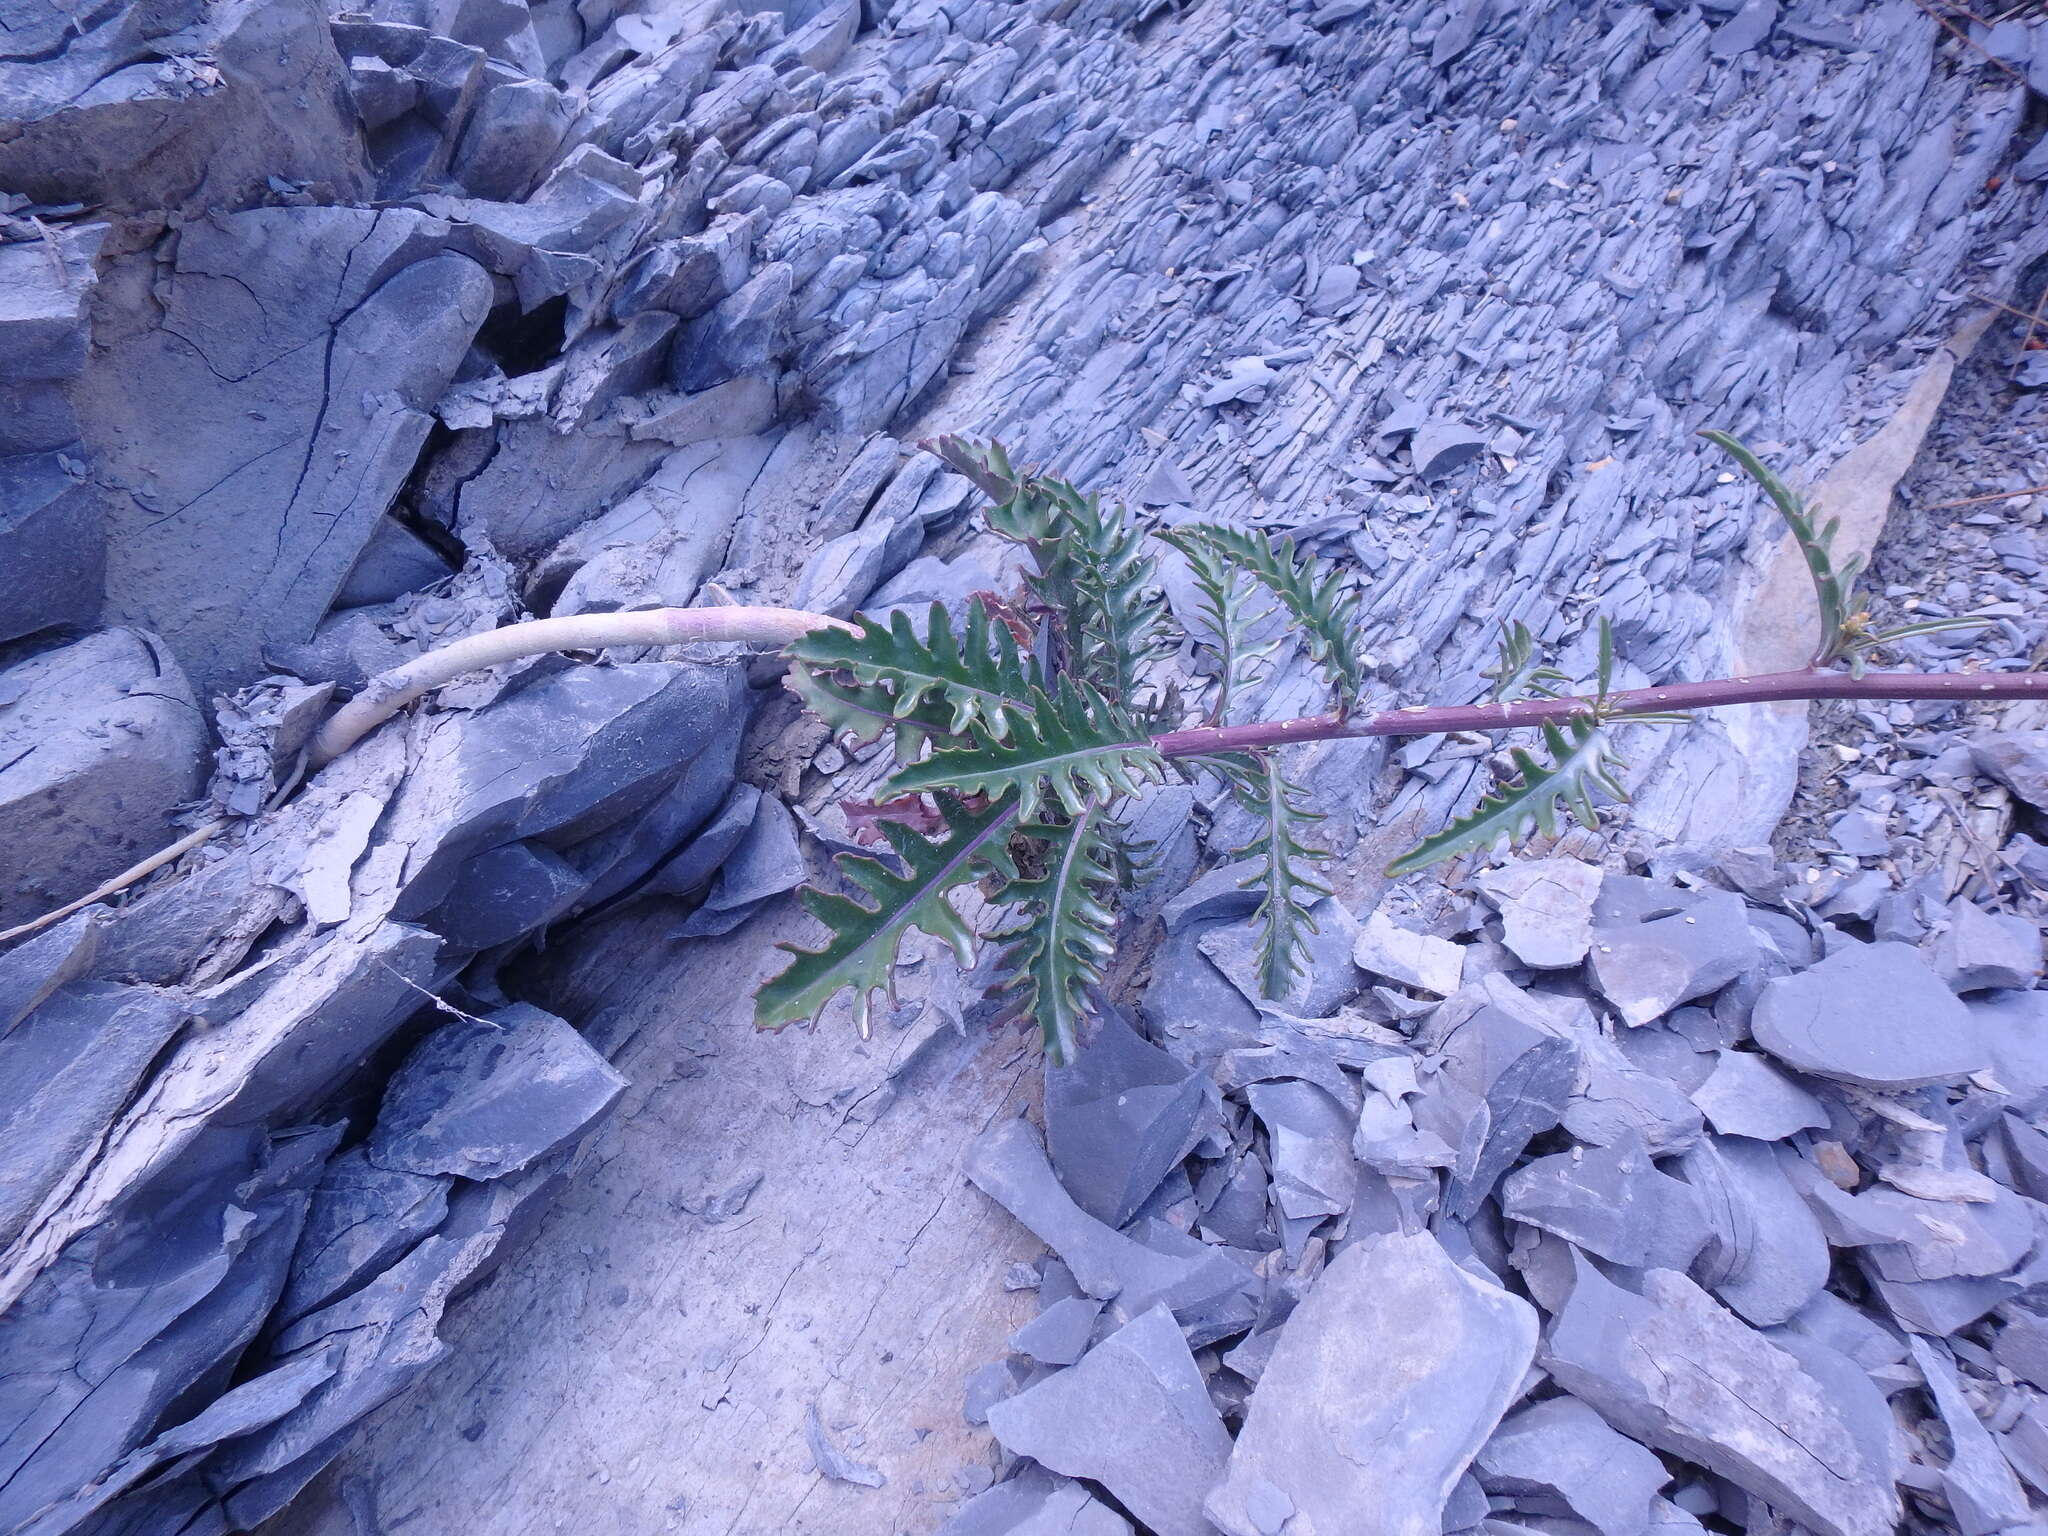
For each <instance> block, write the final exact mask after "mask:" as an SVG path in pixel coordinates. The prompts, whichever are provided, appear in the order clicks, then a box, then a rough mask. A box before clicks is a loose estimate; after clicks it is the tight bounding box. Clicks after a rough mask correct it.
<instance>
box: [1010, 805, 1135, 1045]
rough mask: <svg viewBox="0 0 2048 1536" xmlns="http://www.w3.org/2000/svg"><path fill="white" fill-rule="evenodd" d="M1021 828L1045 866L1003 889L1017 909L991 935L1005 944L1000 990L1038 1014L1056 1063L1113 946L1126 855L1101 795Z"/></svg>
mask: <svg viewBox="0 0 2048 1536" xmlns="http://www.w3.org/2000/svg"><path fill="white" fill-rule="evenodd" d="M1021 830H1022V831H1024V832H1025V833H1028V834H1029V835H1030V836H1032V837H1034V838H1037V839H1040V840H1041V842H1042V848H1041V850H1040V855H1039V862H1040V863H1041V865H1042V871H1041V872H1040V873H1038V874H1035V875H1032V876H1029V877H1025V876H1019V877H1018V878H1016V879H1012V880H1009V881H1007V882H1006V883H1005V884H1004V886H1003V887H1002V890H1001V892H1000V895H999V899H1000V900H1002V901H1005V902H1009V903H1012V904H1014V905H1015V907H1016V909H1017V917H1016V918H1015V920H1014V921H1012V922H1011V923H1009V924H1008V925H1007V926H1005V927H1003V928H1001V929H999V930H997V931H996V932H995V933H993V934H991V935H990V937H991V938H994V939H998V940H1001V941H1003V942H1004V943H1005V945H1006V946H1007V947H1006V948H1005V950H1004V952H1003V965H1004V967H1005V969H1006V970H1007V972H1008V975H1007V976H1006V977H1005V978H1004V980H1003V981H1002V983H1000V984H999V985H998V987H997V988H996V992H997V993H998V994H999V995H1005V996H1006V997H1007V999H1008V1001H1009V1002H1010V1003H1011V1004H1012V1005H1013V1007H1014V1008H1015V1010H1016V1011H1017V1012H1018V1013H1021V1014H1027V1015H1029V1016H1030V1017H1031V1018H1032V1019H1034V1020H1035V1021H1036V1022H1037V1024H1038V1029H1039V1034H1040V1036H1041V1038H1042V1039H1043V1040H1044V1043H1045V1054H1046V1059H1047V1060H1049V1061H1051V1062H1052V1063H1053V1064H1054V1065H1055V1066H1058V1065H1060V1064H1062V1063H1064V1062H1068V1061H1071V1060H1073V1055H1074V1049H1075V1046H1076V1043H1077V1041H1078V1039H1079V1031H1080V1024H1081V1020H1082V1019H1083V1018H1085V1017H1086V1016H1087V1013H1088V1003H1089V998H1090V995H1091V994H1092V993H1093V992H1094V991H1095V989H1096V988H1098V987H1100V986H1101V985H1102V970H1103V966H1104V965H1105V964H1106V963H1107V962H1108V960H1109V956H1110V952H1111V949H1112V935H1113V934H1114V932H1115V928H1116V916H1115V913H1114V912H1113V911H1112V910H1111V908H1110V893H1112V892H1114V891H1115V890H1116V888H1117V885H1118V868H1119V865H1120V863H1121V861H1120V859H1119V858H1118V855H1117V850H1116V842H1115V832H1116V829H1115V827H1114V826H1113V825H1112V824H1111V823H1110V822H1109V820H1108V817H1107V813H1106V810H1105V806H1104V802H1102V801H1099V800H1097V801H1091V802H1089V804H1088V805H1087V806H1085V807H1084V808H1083V809H1082V810H1081V812H1080V813H1079V814H1078V815H1074V816H1071V817H1068V818H1067V819H1066V820H1064V821H1061V822H1049V821H1036V822H1031V823H1029V824H1027V825H1025V826H1024V827H1023V828H1022V829H1021Z"/></svg>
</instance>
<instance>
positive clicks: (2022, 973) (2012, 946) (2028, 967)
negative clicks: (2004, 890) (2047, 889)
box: [1927, 900, 2041, 992]
mask: <svg viewBox="0 0 2048 1536" xmlns="http://www.w3.org/2000/svg"><path fill="white" fill-rule="evenodd" d="M1948 913H1949V916H1948V927H1947V928H1946V929H1944V930H1943V932H1942V933H1941V935H1940V936H1939V937H1938V938H1936V939H1935V941H1934V942H1933V944H1932V945H1930V946H1929V947H1928V952H1927V963H1928V964H1929V965H1931V966H1933V967H1934V974H1935V975H1937V976H1939V977H1940V978H1941V979H1942V980H1943V981H1945V982H1947V983H1948V984H1949V986H1950V987H1952V988H1953V989H1954V990H1956V991H1958V992H1975V991H1979V990H1981V989H1982V988H1985V987H2006V988H2014V989H2018V988H2026V987H2031V986H2033V985H2034V983H2035V982H2037V981H2039V980H2040V979H2041V929H2040V927H2039V925H2037V924H2034V923H2030V922H2028V921H2027V920H2026V919H2025V918H2023V917H2015V916H2012V915H2010V914H2007V913H1998V912H1986V911H1984V910H1983V909H1982V908H1981V907H1979V906H1977V904H1976V903H1974V902H1971V901H1963V900H1957V901H1952V902H1950V903H1949V908H1948Z"/></svg>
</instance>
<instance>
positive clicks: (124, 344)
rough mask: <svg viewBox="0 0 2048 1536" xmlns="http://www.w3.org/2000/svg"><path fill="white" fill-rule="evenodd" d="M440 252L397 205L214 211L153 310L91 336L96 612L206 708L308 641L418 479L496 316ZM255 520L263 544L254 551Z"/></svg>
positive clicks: (190, 232) (476, 281) (140, 260)
mask: <svg viewBox="0 0 2048 1536" xmlns="http://www.w3.org/2000/svg"><path fill="white" fill-rule="evenodd" d="M444 238H445V226H440V225H437V224H436V223H435V221H433V220H430V219H428V218H427V217H426V216H425V215H423V214H419V213H416V212H413V211H411V210H409V209H391V210H385V211H381V212H380V211H375V210H371V209H367V208H257V209H252V210H250V211H248V212H245V213H221V214H211V215H209V216H207V217H206V218H204V219H200V220H195V221H194V222H192V223H190V224H188V225H186V226H185V227H184V228H183V229H182V230H180V231H179V232H178V236H177V243H176V254H175V258H174V259H173V261H172V268H171V270H170V272H167V274H166V278H165V281H164V283H163V293H164V302H163V303H162V304H161V305H138V306H133V307H129V308H126V309H124V310H123V311H122V316H121V320H120V322H119V323H118V324H117V325H115V326H113V327H111V328H107V329H105V331H104V333H103V334H99V335H97V336H96V337H95V341H96V347H95V353H94V358H95V362H94V363H93V364H92V365H89V367H88V371H87V373H86V375H85V377H84V378H83V379H82V380H81V384H80V388H79V394H78V401H79V409H80V415H81V419H82V420H83V421H85V422H86V423H87V424H88V426H89V427H90V428H91V429H92V430H93V431H94V432H95V433H96V434H97V440H98V441H99V443H100V444H101V445H102V448H101V452H100V457H99V465H98V468H99V472H100V474H101V476H102V478H103V480H104V482H105V483H106V484H107V486H108V488H109V491H110V495H109V496H108V500H107V516H108V565H107V613H108V616H109V617H110V618H112V619H114V620H116V621H117V622H123V623H134V624H141V625H144V626H146V627H150V628H153V629H155V630H156V631H157V632H158V633H160V634H162V635H163V637H164V640H165V642H166V643H167V644H168V645H169V646H170V648H171V650H172V652H173V653H174V654H176V655H177V657H178V658H179V660H180V661H181V662H182V663H183V664H184V665H185V668H186V670H187V671H188V672H189V673H190V674H191V675H192V678H193V680H194V682H195V683H196V684H197V685H198V687H199V691H200V693H201V694H202V696H203V695H208V694H211V693H212V692H214V691H215V690H217V689H219V688H222V687H225V686H232V685H237V684H241V683H245V682H248V681H250V680H252V678H253V677H254V676H255V675H256V672H257V670H258V667H259V665H260V654H261V648H262V646H263V644H264V643H265V642H266V641H268V642H272V643H276V642H290V641H299V640H306V639H309V638H311V636H312V634H313V630H314V626H315V625H317V624H318V623H319V621H320V618H321V616H322V615H323V614H325V613H326V611H327V609H328V606H329V605H330V604H331V603H332V602H333V601H334V598H335V596H336V594H337V593H338V592H339V591H340V590H341V588H342V585H343V584H344V582H345V581H346V580H347V578H348V574H349V571H350V570H351V569H352V568H353V567H354V565H355V563H356V560H357V558H358V556H359V555H360V554H361V552H362V550H363V549H364V547H365V546H366V544H367V543H368V542H369V540H370V537H371V535H372V533H373V532H374V531H375V529H376V526H377V522H378V519H379V518H381V517H382V516H383V514H384V512H385V511H386V510H387V508H388V507H389V506H390V504H391V501H392V498H393V497H395V496H396V494H397V492H398V490H399V488H400V486H401V485H402V484H403V483H404V481H405V478H406V477H407V476H408V475H409V474H410V473H411V472H412V469H413V466H414V464H415V462H416V461H417V459H418V456H419V451H420V448H421V446H422V445H423V444H424V443H425V441H426V438H427V431H428V428H429V426H430V425H431V424H432V418H431V416H430V415H429V412H430V410H431V409H432V407H433V405H434V403H435V402H436V401H437V400H438V399H439V398H440V397H441V394H442V392H443V391H444V390H445V389H446V388H447V387H448V383H449V381H450V379H452V378H453V377H454V373H455V369H456V367H457V365H458V364H459V363H460V362H461V361H462V358H463V355H464V354H465V353H466V352H467V351H468V348H469V345H470V342H471V341H472V339H474V337H475V335H476V333H477V328H478V327H479V326H480V325H481V324H482V323H483V320H484V316H485V314H486V313H487V311H488V310H489V309H490V306H491V297H492V295H491V279H490V275H489V274H488V273H486V272H485V271H484V269H483V268H482V267H480V266H479V265H477V263H476V262H474V261H472V260H470V259H469V258H468V257H466V256H459V255H455V254H453V253H450V252H446V251H444V250H442V249H440V246H441V245H442V243H443V240H444ZM157 259H158V258H157V255H156V253H155V252H153V251H144V252H141V253H138V254H137V255H135V256H131V257H124V258H122V261H123V262H125V263H126V264H127V269H126V270H124V272H123V274H122V275H121V276H118V277H115V276H110V277H109V278H108V279H107V281H109V282H133V281H138V280H139V281H144V282H147V281H148V280H149V274H150V273H152V272H153V271H155V263H156V261H157ZM167 399H175V400H177V401H179V403H180V411H181V419H182V422H183V427H184V430H183V431H182V432H181V433H180V434H179V437H178V451H177V452H175V453H167V452H166V451H165V443H164V439H163V437H162V435H161V434H160V433H159V432H157V431H156V430H155V423H156V421H157V420H158V415H159V412H160V411H161V409H162V402H163V401H165V400H167ZM256 526H261V527H264V528H267V529H271V530H273V532H274V537H272V538H270V539H269V540H266V541H264V542H262V543H261V544H260V545H259V546H252V545H251V543H250V541H249V538H248V530H249V529H250V528H251V527H256ZM252 614H260V615H262V616H263V622H262V623H261V624H251V623H250V622H249V616H250V615H252Z"/></svg>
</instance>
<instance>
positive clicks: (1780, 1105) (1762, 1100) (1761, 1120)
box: [1692, 1050, 1828, 1141]
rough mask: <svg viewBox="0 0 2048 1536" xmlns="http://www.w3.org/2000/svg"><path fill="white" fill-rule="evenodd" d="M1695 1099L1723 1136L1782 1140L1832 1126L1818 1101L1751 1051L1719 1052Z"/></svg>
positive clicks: (1693, 1096) (1709, 1120)
mask: <svg viewBox="0 0 2048 1536" xmlns="http://www.w3.org/2000/svg"><path fill="white" fill-rule="evenodd" d="M1692 1101H1693V1103H1695V1104H1697V1105H1699V1107H1700V1111H1701V1113H1703V1114H1704V1115H1705V1116H1706V1117H1707V1121H1708V1123H1709V1124H1711V1125H1712V1126H1713V1127H1714V1129H1715V1130H1716V1131H1719V1132H1720V1133H1721V1134H1722V1135H1724V1136H1749V1137H1753V1138H1754V1139H1756V1140H1758V1141H1782V1140H1783V1139H1785V1138H1786V1137H1788V1136H1790V1135H1792V1134H1793V1133H1794V1132H1795V1131H1805V1130H1824V1129H1826V1128H1827V1125H1828V1112H1827V1109H1826V1108H1825V1106H1823V1105H1822V1104H1821V1102H1820V1100H1819V1099H1816V1098H1815V1097H1814V1096H1813V1095H1812V1094H1810V1093H1808V1092H1807V1091H1806V1090H1805V1089H1804V1088H1801V1087H1800V1086H1799V1085H1798V1084H1797V1083H1795V1082H1793V1081H1792V1080H1791V1079H1790V1078H1788V1077H1787V1076H1785V1074H1784V1073H1782V1072H1780V1071H1779V1070H1778V1069H1777V1068H1776V1067H1774V1066H1772V1065H1771V1064H1770V1063H1769V1062H1768V1061H1765V1060H1764V1059H1763V1057H1761V1056H1759V1055H1757V1054H1755V1053H1754V1052H1752V1051H1731V1050H1724V1051H1719V1052H1716V1053H1715V1056H1714V1069H1713V1071H1712V1072H1711V1073H1709V1074H1708V1076H1707V1080H1706V1081H1705V1082H1703V1083H1701V1084H1700V1085H1699V1087H1697V1088H1695V1089H1693V1091H1692Z"/></svg>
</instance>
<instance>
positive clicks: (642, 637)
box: [307, 607, 854, 771]
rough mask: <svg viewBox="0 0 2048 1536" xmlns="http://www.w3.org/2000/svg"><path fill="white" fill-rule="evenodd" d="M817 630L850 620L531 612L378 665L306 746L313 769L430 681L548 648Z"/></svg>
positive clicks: (700, 611) (750, 638)
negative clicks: (535, 615) (399, 662)
mask: <svg viewBox="0 0 2048 1536" xmlns="http://www.w3.org/2000/svg"><path fill="white" fill-rule="evenodd" d="M814 629H843V630H845V631H846V632H847V633H849V634H851V633H853V632H854V627H853V626H852V625H851V624H848V623H845V622H844V621H842V620H839V619H834V618H828V617H827V616H826V615H824V614H822V613H805V612H804V611H802V610H801V609H797V608H746V607H729V608H728V607H719V608H644V609H640V610H638V611H636V612H632V613H578V614H572V615H570V616H568V617H566V618H559V619H529V620H527V621H526V622H525V623H523V624H507V625H506V626H505V627H504V628H503V629H493V630H487V631H485V632H484V633H483V634H480V635H470V636H468V637H467V638H465V639H462V640H454V641H450V642H449V643H448V644H447V645H444V646H440V647H437V648H436V649H434V650H431V651H428V652H426V653H425V654H424V655H421V656H415V657H414V658H413V659H412V660H411V661H408V662H406V663H405V664H404V665H403V666H398V667H393V668H392V669H391V670H390V671H389V672H380V673H379V674H378V675H377V676H376V677H373V678H372V679H370V681H369V683H368V684H367V685H366V686H365V687H364V688H363V690H362V692H360V693H358V694H357V695H356V696H355V697H354V698H352V699H350V700H349V701H348V703H346V704H344V705H342V707H341V708H340V709H338V710H336V711H335V712H334V714H333V716H332V717H331V718H330V719H329V720H328V721H327V723H326V724H325V725H323V726H321V727H320V733H319V734H318V735H317V736H315V737H314V738H313V745H312V747H311V749H310V751H309V753H308V759H307V768H308V770H309V771H311V770H314V769H319V768H323V767H325V766H326V765H327V764H329V763H331V762H333V761H334V760H335V759H336V758H337V757H339V756H341V754H342V753H344V752H346V751H347V750H348V749H349V748H350V747H352V746H354V745H355V744H356V743H357V742H358V741H360V740H361V739H362V738H363V737H364V736H365V735H367V734H368V733H369V732H371V731H373V730H375V729H376V728H377V727H378V726H380V725H382V724H383V723H384V722H385V721H386V720H389V719H390V718H391V717H392V716H393V715H395V714H397V713H398V712H399V711H400V710H401V709H403V708H405V706H406V705H408V704H410V703H412V702H413V700H415V699H417V698H418V697H419V696H420V695H421V694H423V693H425V692H427V690H428V689H430V688H438V687H440V686H441V684H443V683H447V682H452V681H454V680H455V679H456V678H458V677H461V676H462V675H463V674H464V673H467V672H480V671H482V670H483V669H484V668H485V667H494V666H497V665H498V664H499V663H500V662H505V661H517V660H519V659H520V658H522V657H526V656H540V655H544V654H546V653H547V652H549V651H597V650H603V649H604V648H605V647H607V646H614V645H688V644H691V643H693V642H696V641H700V640H725V641H738V642H740V643H742V644H749V645H778V646H779V645H787V644H788V643H789V642H790V641H792V640H794V639H796V638H798V637H799V636H801V635H807V634H809V633H810V632H811V631H812V630H814Z"/></svg>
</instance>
